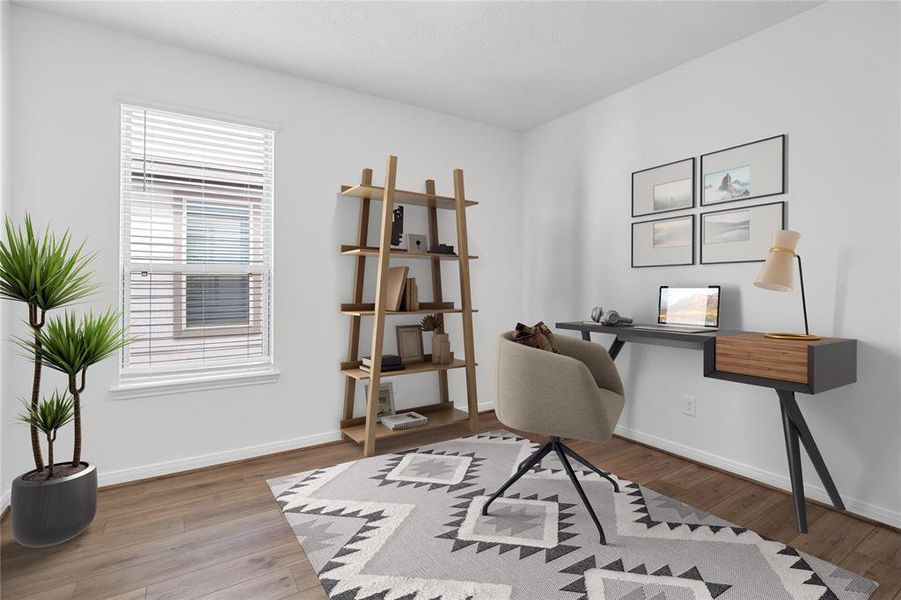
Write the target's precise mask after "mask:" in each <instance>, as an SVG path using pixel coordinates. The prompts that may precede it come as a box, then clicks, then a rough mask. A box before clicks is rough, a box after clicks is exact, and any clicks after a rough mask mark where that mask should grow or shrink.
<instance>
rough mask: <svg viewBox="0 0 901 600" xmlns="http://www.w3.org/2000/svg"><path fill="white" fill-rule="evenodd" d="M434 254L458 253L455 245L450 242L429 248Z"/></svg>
mask: <svg viewBox="0 0 901 600" xmlns="http://www.w3.org/2000/svg"><path fill="white" fill-rule="evenodd" d="M429 252H431V253H432V254H456V252H454V247H453V246H451V245H449V244H437V245H434V246H431V247H430V248H429Z"/></svg>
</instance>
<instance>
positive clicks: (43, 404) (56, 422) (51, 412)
mask: <svg viewBox="0 0 901 600" xmlns="http://www.w3.org/2000/svg"><path fill="white" fill-rule="evenodd" d="M22 405H23V406H24V410H23V411H22V412H21V413H20V414H19V416H18V419H19V421H21V422H22V423H25V424H26V425H29V426H31V427H34V428H35V429H37V430H38V431H40V432H41V433H43V434H44V435H45V436H46V437H47V477H48V479H49V478H52V477H53V444H54V442H56V435H57V433H59V430H60V429H62V428H63V427H65V426H66V425H68V424H69V423H71V422H72V419H73V418H75V403H74V400H73V399H72V396H70V395H68V394H66V393H64V392H59V391H58V390H53V394H51V396H50V397H49V398H47V397H45V398H44V399H43V400H41V401H40V403H39V404H38V405H37V406H32V404H31V403H30V402H28V401H26V400H22Z"/></svg>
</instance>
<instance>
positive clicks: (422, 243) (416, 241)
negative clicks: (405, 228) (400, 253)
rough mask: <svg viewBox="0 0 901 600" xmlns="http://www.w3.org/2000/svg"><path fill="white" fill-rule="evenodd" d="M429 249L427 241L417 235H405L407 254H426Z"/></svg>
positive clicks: (424, 237)
mask: <svg viewBox="0 0 901 600" xmlns="http://www.w3.org/2000/svg"><path fill="white" fill-rule="evenodd" d="M428 249H429V244H428V239H427V238H426V236H424V235H422V234H419V233H408V234H407V252H409V253H410V254H426V253H427V252H428Z"/></svg>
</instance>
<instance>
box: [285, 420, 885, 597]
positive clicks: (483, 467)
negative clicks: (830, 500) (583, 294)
mask: <svg viewBox="0 0 901 600" xmlns="http://www.w3.org/2000/svg"><path fill="white" fill-rule="evenodd" d="M535 448H537V446H536V445H535V444H532V443H531V442H530V441H529V440H527V439H524V438H521V437H518V436H516V435H514V434H512V433H510V432H507V431H495V432H491V433H483V434H479V435H474V436H471V437H466V438H460V439H456V440H451V441H447V442H441V443H438V444H434V445H431V446H425V447H422V448H417V449H413V450H406V451H403V452H398V453H395V454H387V455H381V456H374V457H371V458H366V459H362V460H357V461H354V462H349V463H344V464H340V465H336V466H334V467H328V468H324V469H317V470H315V471H310V472H307V473H298V474H296V475H290V476H287V477H281V478H278V479H273V480H270V481H269V482H268V483H269V486H270V488H271V489H272V493H273V495H274V496H275V499H276V501H277V502H278V503H279V505H280V506H281V508H282V510H283V511H284V514H285V518H286V519H287V520H288V523H289V524H290V526H291V528H292V529H293V530H294V533H295V535H296V536H297V539H298V541H299V542H300V545H301V546H302V547H303V550H304V552H305V553H306V555H307V557H308V558H309V560H310V563H311V564H312V565H313V568H314V569H315V570H316V572H317V574H318V576H319V581H320V583H321V584H322V587H323V588H324V589H325V591H326V592H327V593H328V595H329V598H331V599H332V600H364V599H365V600H438V599H440V600H468V599H471V600H508V599H509V600H549V599H557V598H560V599H572V600H712V599H714V598H716V599H717V600H733V599H735V600H781V599H798V600H835V599H838V600H866V599H867V598H869V597H870V595H871V594H872V593H873V591H874V590H875V589H876V583H874V582H872V581H870V580H868V579H865V578H863V577H860V576H858V575H855V574H854V573H850V572H848V571H846V570H844V569H841V568H839V567H837V566H835V565H833V564H831V563H828V562H826V561H824V560H820V559H818V558H815V557H813V556H810V555H808V554H805V553H803V552H800V551H798V550H795V549H794V548H791V547H789V546H786V545H785V544H782V543H779V542H776V541H773V540H770V539H767V538H765V537H762V536H760V535H758V534H756V533H754V532H753V531H750V530H747V529H744V528H742V527H738V526H736V525H733V524H732V523H729V522H727V521H724V520H722V519H719V518H717V517H715V516H713V515H711V514H709V513H705V512H703V511H700V510H697V509H695V508H692V507H691V506H688V505H687V504H683V503H681V502H679V501H677V500H674V499H672V498H669V497H667V496H664V495H662V494H658V493H656V492H654V491H652V490H649V489H647V488H645V487H641V486H639V485H638V484H635V483H632V482H629V481H625V480H623V479H617V481H618V482H619V485H620V492H619V493H616V492H614V491H613V486H611V485H610V483H609V482H607V481H606V480H603V479H601V478H600V477H599V476H598V475H596V474H595V473H593V472H590V471H577V474H578V476H579V480H580V481H581V482H582V485H583V487H584V488H585V491H586V494H587V495H588V497H589V498H590V500H591V503H592V506H593V507H594V510H595V512H596V513H597V515H598V518H599V519H600V520H601V524H602V525H603V527H604V532H605V534H606V537H607V545H605V546H602V545H600V544H599V542H598V533H597V529H596V528H595V526H594V523H593V522H592V521H591V520H590V517H589V516H588V513H587V512H586V510H585V507H584V506H583V505H582V504H581V502H580V500H579V498H578V496H577V495H576V492H575V489H574V488H573V486H572V484H571V483H570V482H569V480H568V479H567V478H566V474H565V473H564V472H563V470H562V465H561V464H560V463H559V462H558V461H557V460H556V459H555V458H548V459H546V460H545V461H543V463H542V464H541V466H540V467H536V469H535V470H533V471H532V472H530V473H528V474H527V475H525V476H524V477H523V478H522V479H520V480H519V481H518V482H517V483H516V484H514V485H513V487H511V488H510V489H509V490H508V491H507V493H506V494H505V497H504V498H499V499H498V500H496V501H495V503H494V504H492V507H491V510H490V514H489V515H488V516H482V513H481V507H482V505H483V504H484V502H485V500H486V499H487V498H488V496H490V495H491V494H492V493H493V492H494V491H495V490H497V488H498V487H499V486H500V485H501V484H502V483H503V482H504V481H505V480H506V479H507V478H508V477H510V475H512V474H513V473H514V472H515V471H516V468H517V465H518V464H519V462H520V461H522V460H523V459H525V458H526V457H527V456H528V455H529V454H531V453H532V452H533V451H534V450H535ZM599 466H600V465H599ZM601 468H603V467H602V466H601ZM614 477H615V476H614Z"/></svg>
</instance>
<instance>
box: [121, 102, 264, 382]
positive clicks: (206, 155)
mask: <svg viewBox="0 0 901 600" xmlns="http://www.w3.org/2000/svg"><path fill="white" fill-rule="evenodd" d="M273 138H274V134H273V132H272V131H269V130H265V129H259V128H256V127H249V126H246V125H240V124H235V123H226V122H222V121H213V120H210V119H201V118H197V117H192V116H187V115H181V114H175V113H171V112H165V111H159V110H151V109H146V108H140V107H137V106H126V105H123V106H122V141H121V143H122V173H121V175H122V191H121V205H122V206H121V208H122V214H121V236H122V239H121V265H122V312H123V315H125V320H126V322H127V324H128V326H129V329H130V332H131V333H132V335H134V336H136V337H137V341H135V342H134V343H133V344H131V345H130V346H129V347H128V348H127V349H126V350H125V351H124V352H123V357H122V372H123V375H124V376H135V377H149V376H156V375H169V376H171V375H173V374H176V373H185V372H191V371H200V372H207V371H210V370H219V369H222V370H232V369H246V368H248V367H251V368H252V367H261V366H264V365H267V364H271V362H272V350H271V348H272V331H271V324H272V318H271V315H272V186H273V143H274V139H273Z"/></svg>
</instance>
